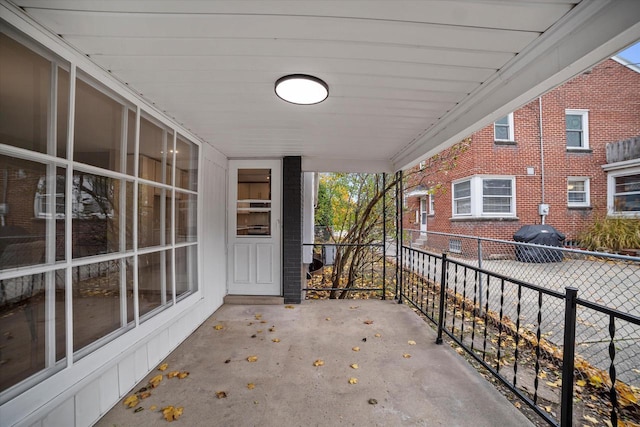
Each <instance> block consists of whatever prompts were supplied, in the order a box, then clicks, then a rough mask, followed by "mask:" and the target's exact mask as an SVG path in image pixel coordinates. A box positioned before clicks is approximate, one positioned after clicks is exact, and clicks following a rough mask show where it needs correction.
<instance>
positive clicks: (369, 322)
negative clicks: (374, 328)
mask: <svg viewBox="0 0 640 427" xmlns="http://www.w3.org/2000/svg"><path fill="white" fill-rule="evenodd" d="M372 323H373V320H365V321H364V324H365V325H371V324H372Z"/></svg>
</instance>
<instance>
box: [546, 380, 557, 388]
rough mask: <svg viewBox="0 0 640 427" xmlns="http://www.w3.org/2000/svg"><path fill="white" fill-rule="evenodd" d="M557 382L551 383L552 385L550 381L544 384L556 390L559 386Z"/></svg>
mask: <svg viewBox="0 0 640 427" xmlns="http://www.w3.org/2000/svg"><path fill="white" fill-rule="evenodd" d="M558 382H559V381H556V382H553V383H552V382H550V381H547V382H546V384H547V385H548V386H549V387H553V388H558V386H559V384H558Z"/></svg>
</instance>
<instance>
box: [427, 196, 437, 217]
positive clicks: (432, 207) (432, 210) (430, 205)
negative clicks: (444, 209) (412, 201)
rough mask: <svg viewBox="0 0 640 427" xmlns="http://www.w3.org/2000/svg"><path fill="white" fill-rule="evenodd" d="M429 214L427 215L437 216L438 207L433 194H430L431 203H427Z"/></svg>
mask: <svg viewBox="0 0 640 427" xmlns="http://www.w3.org/2000/svg"><path fill="white" fill-rule="evenodd" d="M427 209H428V211H427V212H428V214H427V215H435V214H436V205H435V198H434V197H433V193H429V201H428V203H427Z"/></svg>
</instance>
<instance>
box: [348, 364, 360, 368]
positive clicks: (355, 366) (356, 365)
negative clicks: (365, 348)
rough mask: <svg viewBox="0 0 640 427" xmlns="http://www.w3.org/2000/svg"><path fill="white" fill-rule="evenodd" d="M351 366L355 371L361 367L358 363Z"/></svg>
mask: <svg viewBox="0 0 640 427" xmlns="http://www.w3.org/2000/svg"><path fill="white" fill-rule="evenodd" d="M350 366H351V367H352V368H353V369H358V368H359V366H358V364H357V363H353V364H351V365H350Z"/></svg>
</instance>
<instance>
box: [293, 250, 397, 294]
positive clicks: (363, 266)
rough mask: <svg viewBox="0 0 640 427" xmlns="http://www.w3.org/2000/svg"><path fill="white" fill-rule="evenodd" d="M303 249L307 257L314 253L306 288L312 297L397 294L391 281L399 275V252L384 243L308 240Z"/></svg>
mask: <svg viewBox="0 0 640 427" xmlns="http://www.w3.org/2000/svg"><path fill="white" fill-rule="evenodd" d="M387 246H388V245H387ZM303 252H305V256H306V257H307V258H309V255H310V253H311V254H312V259H313V261H312V262H311V263H310V264H309V263H308V265H309V272H308V274H307V286H306V287H305V288H303V290H304V291H306V292H307V293H308V294H311V295H314V296H312V297H330V298H348V297H349V296H358V297H362V296H363V294H366V297H367V298H368V297H374V298H376V297H377V298H381V299H386V297H387V295H389V296H390V297H393V295H394V292H393V289H390V288H389V284H390V283H392V280H393V277H395V268H396V263H395V262H393V260H394V259H395V253H393V254H388V247H385V245H384V244H383V243H367V244H353V243H313V244H304V245H303ZM309 252H310V253H309Z"/></svg>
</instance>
